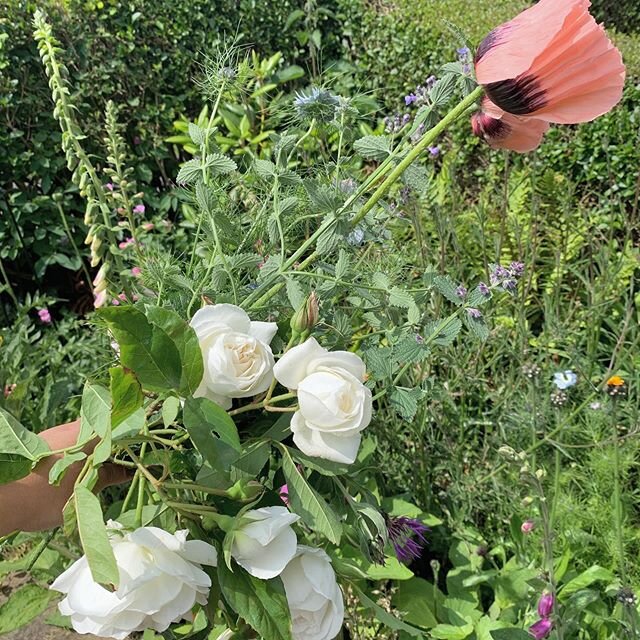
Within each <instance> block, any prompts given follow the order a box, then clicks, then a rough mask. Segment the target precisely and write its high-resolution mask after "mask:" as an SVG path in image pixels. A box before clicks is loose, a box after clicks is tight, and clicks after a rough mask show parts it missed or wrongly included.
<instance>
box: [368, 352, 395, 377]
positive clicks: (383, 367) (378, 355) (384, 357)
mask: <svg viewBox="0 0 640 640" xmlns="http://www.w3.org/2000/svg"><path fill="white" fill-rule="evenodd" d="M362 356H363V358H364V361H365V363H366V365H367V371H368V372H369V373H370V374H371V375H372V376H373V377H374V378H375V379H376V380H384V379H385V378H389V377H391V373H392V372H393V359H392V357H391V348H390V347H376V348H372V349H366V350H365V351H364V352H363V354H362Z"/></svg>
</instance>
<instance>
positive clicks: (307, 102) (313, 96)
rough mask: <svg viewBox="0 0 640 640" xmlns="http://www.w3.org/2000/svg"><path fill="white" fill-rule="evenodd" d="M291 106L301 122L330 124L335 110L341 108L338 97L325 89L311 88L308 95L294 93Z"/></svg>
mask: <svg viewBox="0 0 640 640" xmlns="http://www.w3.org/2000/svg"><path fill="white" fill-rule="evenodd" d="M293 106H294V107H295V108H296V110H297V111H298V115H299V116H300V118H301V119H303V120H313V119H314V118H315V119H316V120H317V121H318V122H325V123H327V122H331V121H332V120H333V119H334V118H335V116H336V110H337V109H338V108H339V107H340V106H341V102H340V98H339V96H336V95H334V94H333V93H331V92H330V91H327V89H320V88H319V87H313V88H312V89H311V91H310V92H309V93H302V92H299V93H296V98H295V100H294V101H293Z"/></svg>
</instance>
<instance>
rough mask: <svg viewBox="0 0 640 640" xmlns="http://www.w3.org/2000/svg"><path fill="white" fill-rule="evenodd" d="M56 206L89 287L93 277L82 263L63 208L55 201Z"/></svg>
mask: <svg viewBox="0 0 640 640" xmlns="http://www.w3.org/2000/svg"><path fill="white" fill-rule="evenodd" d="M56 206H57V207H58V212H59V213H60V219H61V220H62V225H63V226H64V230H65V233H66V234H67V238H69V242H70V243H71V246H72V247H73V250H74V252H75V254H76V258H78V260H80V264H81V265H82V271H83V272H84V277H85V278H86V279H87V286H88V287H89V288H90V287H91V282H92V280H93V278H92V277H91V274H90V273H89V269H87V265H86V264H85V263H84V260H83V258H82V255H81V254H80V250H79V249H78V245H77V244H76V241H75V240H74V239H73V234H72V233H71V229H70V228H69V222H68V221H67V216H66V215H65V213H64V209H63V208H62V205H61V204H60V203H59V202H56Z"/></svg>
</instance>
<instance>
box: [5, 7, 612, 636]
mask: <svg viewBox="0 0 640 640" xmlns="http://www.w3.org/2000/svg"><path fill="white" fill-rule="evenodd" d="M558 5H562V6H563V8H559V7H558ZM586 5H588V2H582V1H579V0H575V1H567V2H563V3H557V2H556V0H542V1H541V2H539V3H538V4H537V5H536V6H534V7H532V8H531V9H529V10H528V11H527V12H525V13H524V14H522V16H520V17H518V18H516V19H515V20H514V21H512V22H511V23H508V24H507V25H503V26H502V27H499V28H498V29H496V30H495V31H494V32H493V33H492V34H490V35H489V36H488V38H487V39H486V40H485V41H484V42H483V43H482V45H481V46H480V48H479V49H478V52H477V55H476V58H475V71H476V77H477V79H478V82H480V83H481V84H482V85H483V86H476V83H475V81H474V79H473V65H472V64H471V63H470V61H469V60H468V59H467V56H468V50H467V51H466V52H465V53H464V54H461V59H460V60H459V61H458V62H456V63H453V64H449V65H446V66H445V68H444V69H443V73H442V75H441V77H440V78H439V79H438V80H437V81H432V80H430V81H429V82H428V83H427V85H426V86H425V87H421V88H420V91H419V92H417V95H416V94H412V95H411V96H408V98H409V99H408V100H407V104H409V103H417V105H416V106H418V107H419V108H418V110H417V112H416V113H415V117H413V118H411V117H409V118H400V119H396V120H397V122H396V121H393V122H390V124H389V123H388V124H389V126H388V133H387V134H385V135H382V134H380V135H374V133H373V132H372V131H371V130H369V131H367V129H366V127H365V126H364V125H363V124H362V123H361V121H360V114H359V110H358V104H357V101H354V100H348V99H346V98H343V97H341V96H339V95H336V94H334V93H332V92H331V91H329V90H327V89H324V88H319V87H314V88H311V89H309V90H307V91H305V92H302V93H299V94H298V96H297V98H296V99H295V100H294V101H293V104H292V105H291V111H290V113H289V114H288V115H289V117H288V118H286V119H284V121H287V122H289V123H290V126H288V127H287V128H281V129H280V130H278V131H275V130H274V131H272V132H270V133H269V135H268V136H267V137H268V144H266V143H265V144H264V145H263V146H259V145H258V148H259V152H257V153H252V154H243V155H242V156H239V157H238V158H237V159H234V158H232V157H231V156H230V155H229V154H227V153H225V146H224V145H225V136H224V135H223V132H222V131H221V127H222V126H223V123H222V121H221V116H220V113H219V110H220V109H221V108H222V107H221V105H224V104H225V102H227V101H229V100H231V99H233V98H234V97H237V96H241V97H242V96H246V95H248V94H251V95H252V96H254V95H258V96H259V95H263V94H265V93H268V91H269V90H270V88H269V87H270V85H269V83H268V80H267V81H266V82H265V81H264V79H260V78H257V77H256V76H254V75H252V74H251V72H250V66H249V64H248V62H247V59H246V58H245V57H244V55H243V53H242V50H240V49H238V48H234V47H231V48H229V49H227V50H224V51H221V52H219V53H218V55H217V56H216V57H214V58H212V59H211V60H210V61H209V63H208V65H207V68H206V73H205V80H204V82H203V90H204V94H205V97H206V98H207V99H208V100H210V103H211V107H210V110H209V111H208V117H207V118H205V119H204V120H203V119H200V120H199V121H198V122H191V123H189V124H188V128H187V131H188V142H189V145H190V147H191V149H192V150H193V152H194V157H193V158H192V159H190V160H188V161H186V162H185V163H184V164H183V165H182V168H181V170H180V173H179V175H178V176H177V183H178V184H179V185H181V186H182V189H181V192H180V198H181V201H182V207H183V209H182V210H183V224H182V226H181V227H180V233H176V240H175V244H174V251H173V252H168V251H167V250H166V246H167V245H166V243H165V244H162V242H161V240H162V239H163V237H164V236H163V235H162V232H161V231H160V227H161V226H162V225H161V222H160V221H150V220H145V219H144V215H145V205H144V204H143V202H142V200H143V197H144V194H141V193H137V191H136V188H135V180H134V178H133V177H132V175H131V171H130V170H129V169H127V167H126V158H127V152H126V148H125V144H124V141H123V138H122V135H121V132H120V128H119V125H118V122H117V110H116V109H115V107H113V105H109V106H108V107H107V113H106V131H107V135H106V138H105V143H106V146H107V154H106V156H107V158H106V163H105V164H104V166H97V165H96V164H95V163H94V161H93V160H92V159H91V158H90V157H89V155H88V154H87V153H85V151H84V149H83V147H82V138H83V136H82V134H81V130H80V127H79V125H78V123H77V122H76V120H75V110H74V107H73V104H72V103H71V100H70V92H69V89H68V86H67V84H66V79H65V78H66V73H65V69H64V66H63V65H62V63H61V62H60V59H59V50H58V48H57V44H56V41H55V40H54V37H53V35H52V33H51V29H50V26H49V25H48V24H47V22H46V19H45V17H44V16H43V15H42V14H40V13H37V14H36V17H35V26H36V38H37V40H38V43H39V47H40V51H41V55H42V60H43V63H44V65H45V68H46V70H47V74H48V76H49V82H50V86H51V90H52V93H53V99H54V102H55V111H54V113H55V115H56V117H57V118H58V119H59V121H60V125H61V129H62V136H63V137H62V143H63V149H64V152H65V154H66V158H67V162H68V165H69V169H70V171H72V172H73V176H74V180H75V182H76V183H77V185H78V188H79V190H80V193H81V194H82V196H83V197H84V198H85V199H86V202H87V210H86V219H85V222H86V225H87V228H88V235H87V245H88V246H89V248H90V252H91V265H92V267H93V268H95V269H97V273H96V275H95V279H94V281H93V287H94V296H95V306H96V308H97V309H98V311H97V314H96V315H97V319H98V320H97V322H98V324H99V326H100V327H101V328H102V329H103V330H105V331H107V332H108V333H109V335H110V338H111V340H112V341H113V342H112V346H113V358H112V362H111V363H109V364H110V366H109V368H108V372H104V373H103V374H101V375H99V376H96V379H95V380H92V381H90V382H87V384H86V386H85V388H84V392H83V396H82V411H81V432H80V435H79V438H78V442H77V444H76V445H75V446H72V447H70V448H68V449H66V450H65V451H63V452H57V453H58V454H60V453H63V454H64V455H63V456H62V457H60V459H59V460H58V462H56V464H55V465H54V466H53V468H52V469H51V473H50V482H52V483H59V482H60V481H61V479H62V478H63V477H64V474H65V473H66V472H67V471H68V470H69V468H70V466H71V465H72V464H74V463H78V462H80V463H81V464H82V465H83V466H82V471H81V472H80V474H79V476H78V479H77V481H76V483H75V489H74V492H73V496H72V498H71V499H70V500H69V502H68V503H67V505H66V507H65V511H64V522H65V524H64V529H65V532H66V534H67V535H68V536H71V537H72V536H74V535H75V534H78V536H79V540H80V543H81V545H82V549H83V552H84V555H83V556H82V557H81V558H80V559H79V560H77V561H76V562H74V563H73V564H72V565H71V566H70V567H69V568H68V569H67V570H66V571H65V572H64V573H62V575H60V576H59V577H58V578H57V579H56V580H55V582H54V583H53V585H52V589H54V590H56V591H59V592H61V593H62V594H64V598H63V599H62V601H61V602H60V605H59V609H60V612H61V613H62V614H64V615H66V616H69V618H70V621H71V624H72V625H73V627H74V629H76V631H78V632H80V633H92V634H96V635H100V636H105V637H112V638H118V639H124V638H125V637H127V636H128V635H129V634H130V633H132V632H135V631H143V630H145V629H153V630H156V631H157V632H165V631H166V630H167V629H168V628H169V627H170V625H172V624H174V623H180V621H182V620H184V619H186V620H191V621H192V622H191V625H192V626H191V627H190V631H189V634H190V635H186V636H182V637H192V638H204V637H212V638H215V637H218V638H232V637H234V638H256V637H260V638H265V639H268V640H331V639H332V638H335V637H336V636H337V635H338V634H340V631H341V629H342V627H343V622H344V617H345V600H348V601H353V602H356V603H359V606H361V607H364V608H365V609H368V610H370V612H371V613H372V616H373V617H375V618H377V619H378V620H380V622H382V623H383V624H384V625H387V626H388V627H390V628H392V629H395V630H397V631H402V632H403V633H404V634H408V636H414V637H421V636H422V633H423V632H422V630H421V629H419V628H417V627H415V626H413V625H411V624H408V623H406V622H404V621H402V620H401V619H399V618H398V617H396V616H394V615H392V614H391V613H390V612H389V611H387V610H385V609H384V608H382V607H381V606H380V605H379V604H378V603H377V602H376V601H375V597H372V595H371V592H370V588H369V583H370V582H371V581H374V580H386V579H393V578H395V577H399V576H403V575H406V574H407V572H409V569H408V568H407V566H406V565H408V564H409V563H410V562H411V561H412V560H413V559H415V558H416V557H418V556H419V555H420V553H421V549H422V547H423V546H424V544H425V542H426V535H427V526H428V525H431V526H433V525H435V524H437V520H436V519H434V518H432V517H430V516H428V515H427V514H424V513H422V512H421V510H420V509H419V508H418V507H415V506H414V505H412V504H410V503H409V502H406V501H404V500H402V499H398V498H397V497H396V498H392V497H391V496H387V495H385V492H384V486H383V484H382V483H381V482H380V475H379V471H380V470H379V469H377V468H375V467H374V466H373V464H372V459H373V454H374V451H375V448H376V437H375V433H376V429H378V428H383V426H384V425H383V424H380V422H379V419H378V418H377V417H376V416H377V413H378V412H379V411H380V409H381V408H384V411H385V412H388V411H392V412H394V413H396V414H398V415H399V416H400V417H401V418H402V419H404V420H413V419H414V417H415V416H416V413H417V411H418V407H419V405H420V403H422V402H424V401H425V400H426V399H427V398H428V393H429V384H430V383H429V380H428V378H427V375H426V373H425V367H424V363H425V362H426V361H427V359H428V357H429V356H430V354H431V353H432V351H433V350H434V349H437V348H444V347H446V346H447V345H448V344H450V343H451V342H452V341H453V340H454V339H455V338H456V336H457V335H458V334H459V333H460V332H461V331H462V330H463V328H464V327H466V329H467V330H468V331H469V332H470V334H471V335H472V336H474V337H475V338H477V339H480V340H483V339H486V338H487V336H488V333H489V330H488V327H487V324H486V322H485V312H484V311H483V310H481V309H482V308H483V307H484V306H485V305H487V304H488V303H489V302H490V301H491V299H492V297H493V296H495V295H496V294H505V295H508V294H510V293H513V292H514V290H515V289H516V287H517V282H518V278H519V277H520V276H521V275H522V272H523V268H524V266H523V265H522V264H520V263H518V262H513V263H511V264H508V265H499V264H496V265H493V266H492V268H491V273H490V278H489V279H488V281H487V282H477V283H474V286H469V287H467V286H465V284H464V283H459V282H454V281H453V280H451V279H450V278H448V277H447V276H446V275H444V274H440V273H438V272H437V271H436V269H435V268H434V267H433V266H432V265H430V264H428V263H427V262H426V261H425V262H424V263H423V264H420V265H416V264H414V263H412V256H411V254H410V253H409V254H404V255H403V252H402V251H401V250H400V251H398V250H397V249H398V248H397V247H396V250H395V251H393V252H390V251H387V249H388V248H389V246H390V244H391V243H392V242H393V241H394V240H393V238H392V234H391V233H390V230H391V229H393V230H394V231H395V232H396V233H395V237H397V236H398V235H400V236H401V237H403V238H405V241H411V240H412V239H413V238H416V237H419V233H420V226H419V219H418V217H414V218H413V219H411V217H410V216H406V215H403V213H402V206H403V203H405V204H406V202H407V200H409V199H414V200H415V201H418V202H421V203H423V204H424V205H425V206H428V202H427V200H428V195H427V191H426V187H427V185H428V184H429V181H430V180H431V179H432V178H433V166H432V164H431V165H430V164H429V163H427V164H426V165H424V164H420V163H418V162H416V161H417V160H419V159H420V158H421V157H422V156H423V155H425V151H426V155H427V157H430V156H431V157H433V156H434V155H436V154H434V153H433V151H431V153H429V151H428V150H429V149H432V150H433V148H434V147H433V144H434V142H435V140H436V138H437V136H438V135H439V134H440V133H441V132H442V131H443V130H444V129H445V128H446V127H447V126H448V125H450V124H451V123H453V122H454V121H455V120H457V119H458V118H460V117H461V116H464V115H465V114H468V113H469V112H470V110H473V109H475V106H474V105H475V104H476V102H477V101H478V99H479V98H480V97H481V96H482V95H483V94H486V95H485V97H484V98H483V100H482V105H481V111H480V112H478V113H477V114H475V115H474V116H473V128H474V131H475V132H476V133H477V134H478V135H480V136H482V137H484V138H485V139H487V140H488V141H489V142H490V143H491V144H492V145H493V146H496V147H506V148H512V149H514V150H517V151H525V150H529V149H531V148H533V147H535V146H537V144H539V142H540V140H541V138H542V135H543V133H544V132H545V131H546V130H547V129H548V127H549V123H550V122H558V123H566V122H579V121H585V120H589V119H592V118H594V117H596V116H597V115H599V114H600V113H603V112H604V111H606V110H608V109H610V108H611V107H612V106H613V105H614V104H615V103H616V102H617V100H618V99H619V98H620V93H621V90H622V84H623V79H624V67H622V64H621V62H620V59H619V54H618V52H617V50H616V49H615V48H613V47H612V45H611V43H610V42H609V41H608V40H607V38H606V35H605V34H604V32H603V31H602V30H601V29H600V28H599V27H597V25H596V24H595V22H594V21H593V18H591V16H590V15H589V13H588V10H587V8H586ZM541 25H544V26H545V29H544V30H542V29H541ZM549 25H552V26H553V28H550V27H549ZM548 27H549V28H548ZM542 32H544V38H541V37H540V34H541V33H542ZM584 39H588V42H589V47H586V46H584V47H583V46H582V44H581V43H582V40H584ZM576 40H579V42H578V43H577V44H576ZM567 56H571V64H572V66H571V69H572V70H573V72H572V73H573V75H572V74H571V73H569V72H568V71H567V68H568V67H567V66H566V65H564V66H563V65H562V64H561V63H562V62H563V61H564V60H565V59H566V58H567ZM594 60H595V62H597V65H596V68H597V69H598V72H599V73H600V76H599V81H596V80H595V79H594V80H593V81H592V82H589V83H587V82H586V81H584V82H583V81H582V75H581V74H582V73H583V72H584V73H586V71H585V69H588V71H589V73H591V70H592V69H593V68H594V67H593V65H592V62H593V61H594ZM561 81H562V82H561ZM274 86H275V85H274ZM456 97H457V98H458V99H459V100H460V101H459V103H458V104H457V105H456V106H454V107H453V108H451V109H449V103H450V102H451V100H453V99H454V98H456ZM239 126H240V127H242V126H244V124H243V123H242V122H240V123H239ZM247 126H248V125H247ZM363 134H364V135H363ZM265 140H266V137H265ZM258 142H261V141H258ZM256 144H258V143H256ZM226 148H228V147H226ZM397 185H399V186H400V189H397V188H396V186H397ZM165 226H166V225H165ZM165 235H166V234H165ZM181 242H182V244H180V243H181ZM0 433H1V442H2V445H3V449H2V453H3V454H4V455H5V459H6V461H5V462H3V463H2V464H3V469H2V474H1V477H2V480H3V481H5V482H6V481H10V480H14V479H17V478H20V477H22V476H24V475H26V474H27V473H28V472H29V471H30V470H31V468H32V467H33V466H34V465H35V464H36V463H37V462H38V461H39V460H41V459H42V458H44V457H46V456H49V455H51V453H52V452H51V451H49V450H48V448H47V447H46V446H45V445H44V443H43V441H42V440H40V439H39V438H37V437H36V436H34V435H32V434H30V433H29V432H28V431H27V429H25V428H24V427H23V426H21V425H20V424H18V423H17V422H16V421H15V420H14V419H13V418H11V416H9V415H8V414H6V413H4V412H3V413H2V415H1V416H0ZM90 442H97V445H96V446H95V447H94V448H87V444H88V443H90ZM105 463H109V464H117V465H121V466H124V467H127V468H130V469H131V471H132V474H133V475H132V481H131V484H130V487H129V488H128V491H127V492H126V495H124V496H123V497H122V499H121V500H119V501H117V502H115V503H114V504H112V505H111V506H110V507H109V508H108V513H107V514H106V515H105V514H104V513H103V510H102V507H101V505H100V501H99V499H98V497H96V495H94V492H93V490H94V489H95V487H96V484H97V481H98V473H99V470H100V468H101V466H102V465H103V464H105ZM105 520H106V521H105ZM409 575H410V573H409ZM547 617H548V616H547ZM437 637H445V636H437Z"/></svg>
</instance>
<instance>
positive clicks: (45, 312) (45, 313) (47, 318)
mask: <svg viewBox="0 0 640 640" xmlns="http://www.w3.org/2000/svg"><path fill="white" fill-rule="evenodd" d="M38 318H40V322H42V324H51V314H50V313H49V309H47V308H46V307H45V308H44V309H38Z"/></svg>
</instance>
